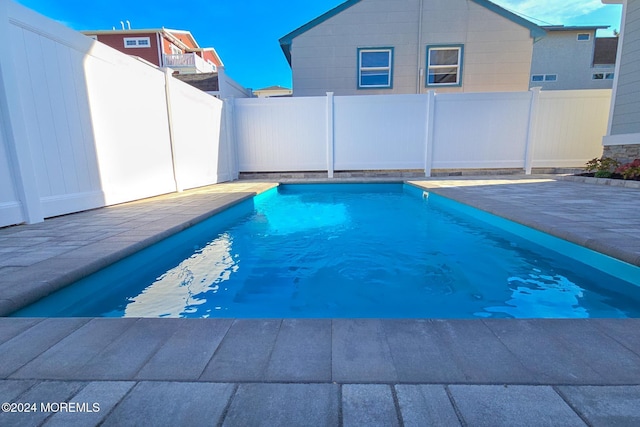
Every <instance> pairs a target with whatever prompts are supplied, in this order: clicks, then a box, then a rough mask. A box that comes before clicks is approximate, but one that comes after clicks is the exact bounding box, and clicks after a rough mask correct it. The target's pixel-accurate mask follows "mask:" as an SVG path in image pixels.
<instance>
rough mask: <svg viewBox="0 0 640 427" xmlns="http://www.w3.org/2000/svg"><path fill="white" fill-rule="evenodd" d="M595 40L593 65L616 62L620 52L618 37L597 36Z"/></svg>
mask: <svg viewBox="0 0 640 427" xmlns="http://www.w3.org/2000/svg"><path fill="white" fill-rule="evenodd" d="M595 41H596V42H595V46H594V48H593V65H596V64H599V65H605V64H606V65H610V64H615V63H616V54H617V53H618V37H596V39H595Z"/></svg>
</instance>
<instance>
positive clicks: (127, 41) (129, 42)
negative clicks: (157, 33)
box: [124, 37, 151, 48]
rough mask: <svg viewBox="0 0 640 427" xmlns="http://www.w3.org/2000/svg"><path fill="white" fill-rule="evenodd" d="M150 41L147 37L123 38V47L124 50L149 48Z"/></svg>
mask: <svg viewBox="0 0 640 427" xmlns="http://www.w3.org/2000/svg"><path fill="white" fill-rule="evenodd" d="M150 46H151V40H150V39H149V37H125V38H124V47H126V48H141V47H150Z"/></svg>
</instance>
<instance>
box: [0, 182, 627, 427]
mask: <svg viewBox="0 0 640 427" xmlns="http://www.w3.org/2000/svg"><path fill="white" fill-rule="evenodd" d="M420 185H422V186H423V187H424V188H425V189H428V190H429V191H431V192H434V193H439V194H441V195H443V196H446V197H451V198H453V199H456V200H458V201H461V202H463V203H468V204H470V205H473V206H476V207H479V208H481V209H484V210H487V211H489V212H493V213H496V214H499V215H502V216H504V217H506V218H509V219H512V220H515V221H517V222H519V223H522V224H525V225H529V226H534V227H537V228H540V229H542V230H543V231H547V232H550V233H552V234H555V235H556V236H559V237H562V238H566V239H568V240H570V241H573V242H576V243H583V244H585V245H587V246H588V247H591V248H593V249H599V250H602V251H603V252H605V253H608V254H610V255H612V256H616V257H618V258H620V259H623V260H625V261H627V262H630V263H633V264H635V265H640V246H639V245H637V243H636V242H637V238H638V235H639V231H640V217H638V216H634V215H629V212H637V211H638V209H639V208H640V198H638V197H637V195H638V194H639V193H638V191H640V190H638V189H629V188H619V187H615V188H614V187H602V186H594V185H587V184H582V183H574V182H559V181H556V180H554V179H553V178H551V177H509V178H504V177H500V178H490V177H483V178H482V179H474V178H466V179H456V180H451V179H432V180H421V181H420ZM272 186H273V184H272V183H268V182H266V183H259V182H238V183H230V184H225V185H220V186H212V187H206V188H203V189H197V190H192V191H188V192H185V193H178V194H172V195H167V196H162V197H158V198H153V199H149V200H145V201H139V202H134V203H128V204H124V205H120V206H115V207H110V208H105V209H98V210H94V211H88V212H82V213H79V214H74V215H68V216H63V217H58V218H52V219H50V220H47V221H45V222H44V223H41V224H33V225H28V226H17V227H9V228H4V229H0V253H2V254H3V256H2V257H1V258H2V263H0V313H2V314H7V313H9V312H11V311H12V310H15V309H16V308H18V307H19V306H20V305H22V304H26V303H28V302H30V301H33V300H35V299H37V298H40V297H42V296H43V295H44V294H46V293H49V292H51V291H53V290H55V289H57V288H59V287H61V286H64V285H66V284H68V283H70V282H71V281H74V280H76V279H77V278H79V277H82V276H83V275H86V274H89V273H91V272H92V271H95V270H96V269H99V268H102V267H104V266H105V265H107V264H109V263H111V262H114V261H115V260H117V259H120V258H121V257H123V256H127V255H128V254H131V253H133V252H135V251H137V250H139V249H140V248H142V247H144V246H146V245H149V244H152V243H154V242H157V241H159V240H160V239H162V238H165V237H167V236H169V235H171V234H172V233H174V232H176V231H179V230H182V229H184V228H186V227H188V226H189V225H192V224H194V223H196V222H198V221H201V220H203V219H205V218H207V217H209V216H210V215H212V214H213V213H214V212H216V211H218V210H219V209H221V208H222V207H224V206H225V205H226V204H228V203H235V202H238V201H240V200H243V199H244V198H246V197H250V196H251V195H252V194H255V192H259V191H263V190H265V189H268V188H271V187H272ZM602 206H608V207H610V208H609V209H607V210H606V212H604V211H603V209H602ZM75 231H77V232H75ZM74 232H75V233H74ZM6 254H10V255H6ZM0 361H1V363H0V400H2V401H3V402H14V403H17V402H23V403H25V402H30V401H37V402H36V403H38V404H39V403H41V402H44V403H46V402H80V401H92V400H95V401H97V402H98V403H100V407H101V411H100V412H98V413H78V412H76V413H71V412H69V411H58V412H49V413H43V412H38V413H28V414H17V413H11V412H5V413H3V414H0V424H2V425H99V424H100V425H123V424H124V425H126V424H127V423H129V424H131V425H136V424H137V425H140V424H141V423H144V424H150V423H151V424H173V425H176V424H185V423H191V424H198V425H200V424H207V425H216V424H221V425H228V426H234V425H278V424H288V425H339V424H341V423H342V424H345V425H346V424H359V425H362V424H363V421H364V420H368V419H369V420H377V421H380V420H385V421H387V422H386V423H387V424H391V425H393V424H394V423H398V424H400V423H403V424H404V425H425V424H433V425H437V423H438V422H442V424H444V425H458V424H462V425H492V426H493V425H501V424H502V425H544V424H545V423H547V421H549V420H552V421H553V424H549V425H584V424H585V422H587V423H589V424H590V425H612V424H615V423H619V424H620V425H637V424H638V420H639V419H640V415H639V414H638V410H637V408H638V407H640V405H638V401H640V400H639V399H640V392H639V391H638V390H639V389H638V384H640V319H588V320H580V319H578V320H539V319H520V320H517V319H484V320H435V319H396V320H392V319H384V320H383V319H306V320H303V319H284V320H281V319H238V320H233V319H82V318H72V319H24V318H0ZM176 396H188V399H180V398H176ZM101 423H102V424H101Z"/></svg>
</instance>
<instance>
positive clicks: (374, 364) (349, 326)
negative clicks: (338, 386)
mask: <svg viewBox="0 0 640 427" xmlns="http://www.w3.org/2000/svg"><path fill="white" fill-rule="evenodd" d="M332 348H333V355H332V364H333V365H332V377H333V381H337V382H342V383H349V382H368V381H376V382H396V381H398V374H397V372H396V369H395V365H394V361H393V358H392V356H391V350H390V349H389V343H388V342H387V337H386V334H385V331H384V329H383V327H382V322H381V321H380V320H376V319H334V320H333V332H332Z"/></svg>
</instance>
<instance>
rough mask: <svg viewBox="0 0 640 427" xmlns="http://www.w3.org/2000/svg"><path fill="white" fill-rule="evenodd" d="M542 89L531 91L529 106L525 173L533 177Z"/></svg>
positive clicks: (537, 88) (535, 88) (536, 88)
mask: <svg viewBox="0 0 640 427" xmlns="http://www.w3.org/2000/svg"><path fill="white" fill-rule="evenodd" d="M541 89H542V88H540V87H533V88H531V89H530V92H531V102H530V104H529V122H528V124H527V126H528V129H527V141H526V142H525V151H524V173H525V174H526V175H531V169H532V168H533V149H534V146H535V140H536V120H537V118H538V102H539V100H540V90H541Z"/></svg>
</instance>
